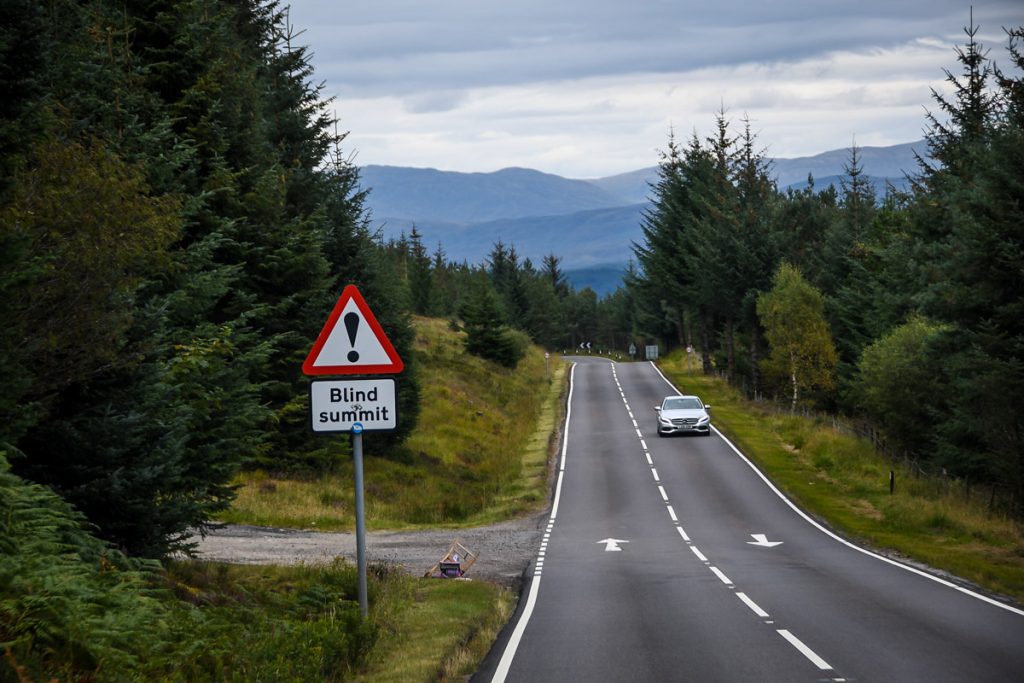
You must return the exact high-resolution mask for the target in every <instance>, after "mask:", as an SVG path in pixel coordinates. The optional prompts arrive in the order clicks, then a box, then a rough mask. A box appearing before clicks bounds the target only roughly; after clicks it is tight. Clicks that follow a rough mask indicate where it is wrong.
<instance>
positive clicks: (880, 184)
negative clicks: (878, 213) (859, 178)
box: [786, 175, 910, 199]
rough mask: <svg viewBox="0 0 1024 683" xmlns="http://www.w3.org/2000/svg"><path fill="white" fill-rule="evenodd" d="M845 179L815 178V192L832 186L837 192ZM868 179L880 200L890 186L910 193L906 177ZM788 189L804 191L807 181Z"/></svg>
mask: <svg viewBox="0 0 1024 683" xmlns="http://www.w3.org/2000/svg"><path fill="white" fill-rule="evenodd" d="M844 177H845V176H841V175H829V176H822V177H820V178H819V177H818V176H814V190H815V192H821V191H822V190H824V189H825V188H826V187H828V186H829V185H831V186H833V187H835V188H836V190H837V191H839V190H840V188H841V187H842V182H843V178H844ZM868 179H869V180H870V181H871V184H872V185H873V186H874V188H875V197H876V198H878V199H882V198H883V197H885V195H886V193H887V192H888V191H889V186H890V185H892V186H893V187H894V188H896V189H897V190H900V191H904V192H905V191H908V190H909V189H910V182H909V181H908V180H907V178H906V176H900V177H890V178H879V177H877V176H868ZM786 187H787V188H789V189H793V190H803V189H804V188H806V187H807V180H806V179H805V180H804V181H803V182H799V183H790V184H789V185H787V186H786Z"/></svg>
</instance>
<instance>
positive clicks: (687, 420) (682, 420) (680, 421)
mask: <svg viewBox="0 0 1024 683" xmlns="http://www.w3.org/2000/svg"><path fill="white" fill-rule="evenodd" d="M672 424H674V425H675V426H676V427H685V426H686V425H695V424H697V418H695V417H677V418H676V419H674V420H672Z"/></svg>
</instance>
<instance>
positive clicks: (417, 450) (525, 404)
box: [221, 318, 566, 531]
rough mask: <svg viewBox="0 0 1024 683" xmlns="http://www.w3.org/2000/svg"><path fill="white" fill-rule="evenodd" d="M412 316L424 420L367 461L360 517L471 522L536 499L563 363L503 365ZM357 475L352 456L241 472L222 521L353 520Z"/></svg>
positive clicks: (379, 522)
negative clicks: (329, 466) (327, 464)
mask: <svg viewBox="0 0 1024 683" xmlns="http://www.w3.org/2000/svg"><path fill="white" fill-rule="evenodd" d="M415 326H416V332H417V336H416V355H417V361H418V367H419V372H420V379H421V382H422V386H423V392H422V401H421V403H422V409H421V413H420V417H419V423H418V425H417V427H416V429H415V431H414V432H413V434H412V435H411V436H410V438H409V439H408V440H407V441H406V443H405V444H404V445H403V446H402V447H401V448H400V449H398V450H396V451H395V452H393V453H391V454H389V455H388V457H384V458H381V457H368V458H366V459H365V461H364V475H365V477H364V478H365V487H366V524H367V528H368V529H370V530H375V529H409V528H416V527H420V526H429V527H433V528H436V527H439V526H440V527H458V526H474V525H479V524H486V523H489V522H494V521H499V520H503V519H508V518H509V517H514V516H517V515H522V514H526V513H529V512H533V511H536V510H538V509H539V508H540V507H542V506H543V504H544V501H545V498H546V495H547V463H548V451H549V444H550V439H551V437H552V434H553V432H554V430H555V427H556V425H557V423H558V421H559V418H560V415H561V413H560V410H561V406H560V402H559V398H560V396H561V395H562V389H563V387H564V385H565V372H566V370H565V366H564V365H563V364H562V363H560V362H558V361H557V360H556V359H554V358H552V359H550V360H548V361H547V366H546V364H545V358H544V352H543V351H542V350H540V349H539V348H536V347H534V348H532V349H531V350H530V352H529V353H528V355H527V357H526V358H524V359H523V360H522V361H521V362H520V363H519V366H518V367H517V368H516V369H515V370H509V369H507V368H503V367H500V366H498V365H496V364H494V363H490V362H487V361H484V360H482V359H480V358H476V357H474V356H469V355H467V354H466V353H465V352H464V351H463V348H462V334H461V333H457V332H454V331H452V330H450V329H449V328H448V325H447V323H446V322H445V321H443V320H434V319H429V318H418V319H416V321H415ZM546 368H547V369H546ZM324 438H336V439H347V438H349V437H348V436H346V435H334V436H327V437H324ZM366 438H367V439H371V438H373V435H372V434H371V435H368V436H367V437H366ZM352 482H353V473H352V468H351V463H350V462H347V463H345V464H344V465H343V466H342V467H340V468H339V469H338V471H336V472H333V473H331V474H328V475H325V476H322V477H319V478H316V479H287V478H282V477H276V476H273V475H271V474H268V473H266V472H249V473H245V474H243V475H241V476H240V477H239V479H238V480H237V482H236V483H237V484H239V485H240V488H239V491H238V498H237V499H236V500H235V502H234V505H233V506H232V509H231V510H230V511H229V512H227V513H226V514H224V515H223V516H222V517H221V521H224V522H229V523H235V524H256V525H261V526H275V527H288V528H300V529H319V530H346V531H347V530H351V529H353V528H354V525H355V519H354V516H353V515H354V491H353V485H352Z"/></svg>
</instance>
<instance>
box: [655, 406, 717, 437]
mask: <svg viewBox="0 0 1024 683" xmlns="http://www.w3.org/2000/svg"><path fill="white" fill-rule="evenodd" d="M654 410H655V411H657V413H658V436H667V435H668V434H700V435H702V436H711V406H709V405H704V402H703V401H701V400H700V399H699V398H697V397H696V396H666V397H665V400H664V401H662V402H661V405H660V406H655V407H654Z"/></svg>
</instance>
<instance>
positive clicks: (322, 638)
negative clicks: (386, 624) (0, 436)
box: [0, 453, 388, 681]
mask: <svg viewBox="0 0 1024 683" xmlns="http://www.w3.org/2000/svg"><path fill="white" fill-rule="evenodd" d="M85 529H86V526H85V523H84V520H83V519H82V517H81V515H79V514H77V513H75V512H74V511H73V510H72V509H71V508H70V507H69V506H68V505H67V503H65V502H64V501H62V500H61V499H60V498H58V497H57V496H56V495H54V494H53V493H52V492H50V491H49V490H47V489H46V488H44V487H41V486H38V485H34V484H30V483H27V482H24V481H22V480H20V479H19V478H18V477H16V476H14V475H12V474H11V473H10V472H9V470H8V466H7V461H6V459H5V458H4V456H3V454H2V453H0V649H2V650H3V651H4V656H3V657H2V658H0V681H19V680H20V681H24V680H51V679H60V680H167V681H196V680H271V679H273V680H324V681H340V680H346V679H348V678H350V677H351V675H352V672H353V671H354V670H355V668H356V667H358V666H359V664H360V663H361V662H362V661H363V660H364V659H365V657H366V655H367V654H368V653H369V651H370V649H371V648H372V646H373V644H374V642H375V641H376V634H377V628H378V627H377V626H376V625H375V623H374V622H373V621H372V620H363V619H362V617H361V616H360V612H359V606H358V603H357V602H356V579H357V577H356V570H355V568H354V567H350V566H347V565H345V564H344V563H343V562H340V561H339V562H335V563H333V564H326V565H320V566H315V567H301V568H296V569H290V570H281V569H274V568H265V569H247V568H230V567H227V566H223V565H220V566H218V565H207V564H201V563H189V564H182V565H172V566H171V568H170V571H169V572H166V573H165V572H164V571H163V570H162V569H161V567H160V566H159V565H158V564H156V563H155V562H142V561H138V560H130V559H128V558H126V557H125V556H124V555H122V554H121V553H119V552H117V551H116V550H112V549H111V548H109V547H108V546H107V545H106V544H105V543H103V542H101V541H99V540H97V539H95V538H93V537H92V536H91V535H90V534H89V533H88V532H87V531H86V530H85ZM387 580H388V577H387V573H386V572H381V573H380V575H379V576H378V575H376V574H374V575H372V576H371V581H370V585H369V588H370V591H369V592H370V599H371V602H372V603H376V602H377V601H378V600H380V599H381V594H382V592H383V590H384V587H385V583H386V582H387Z"/></svg>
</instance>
